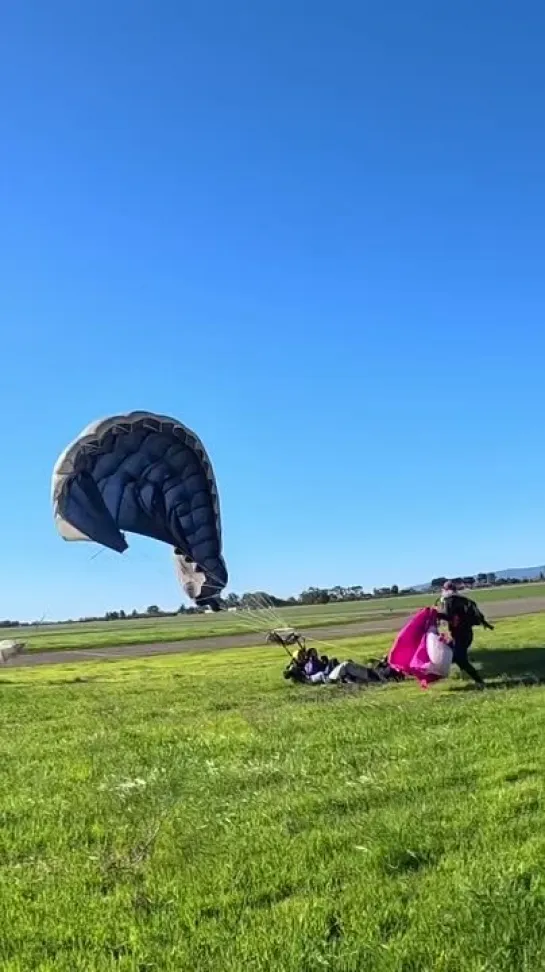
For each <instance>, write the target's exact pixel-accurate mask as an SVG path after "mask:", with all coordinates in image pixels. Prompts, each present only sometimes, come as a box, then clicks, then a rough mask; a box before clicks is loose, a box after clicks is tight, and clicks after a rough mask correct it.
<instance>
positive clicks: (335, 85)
mask: <svg viewBox="0 0 545 972" xmlns="http://www.w3.org/2000/svg"><path fill="white" fill-rule="evenodd" d="M544 36H545V6H544V5H543V4H542V3H539V2H537V0H536V2H521V3H519V4H516V5H515V4H513V3H511V2H509V3H508V2H506V0H494V2H492V0H481V2H480V3H478V4H476V3H475V2H469V0H461V2H458V3H451V4H440V3H437V2H432V0H429V2H423V0H414V2H412V3H408V2H406V0H392V2H390V3H386V4H380V5H379V4H370V3H361V2H356V0H353V2H348V0H340V2H337V3H329V2H325V0H315V2H314V3H313V4H310V5H309V4H308V3H305V4H303V3H302V2H301V0H289V2H287V0H275V2H272V0H271V2H255V3H250V2H249V0H233V2H231V3H226V2H224V0H209V2H199V3H197V2H191V3H189V2H174V0H170V2H166V0H157V2H155V3H153V4H152V3H134V2H133V0H130V2H129V0H115V2H114V3H112V2H106V0H95V2H93V3H88V4H80V3H74V2H72V0H64V2H59V0H51V2H50V3H47V4H44V3H43V2H39V0H34V2H32V0H20V2H15V0H12V2H8V4H7V5H6V6H5V8H4V11H3V16H2V31H1V36H0V82H1V90H2V92H3V97H2V112H1V116H0V117H1V141H2V162H1V167H2V172H1V179H0V207H1V215H0V246H1V262H0V267H1V270H0V274H1V279H0V333H1V337H2V341H1V350H2V381H1V383H0V400H1V408H2V414H3V416H4V422H3V428H2V436H3V450H2V459H3V463H2V476H1V478H0V536H1V538H2V555H1V558H0V590H1V597H0V615H1V616H4V617H6V616H8V617H15V616H19V617H24V618H29V617H36V616H41V615H43V614H45V615H46V617H48V618H55V617H66V616H72V615H79V614H82V613H85V612H94V611H103V610H104V609H106V608H119V607H125V608H132V607H133V606H137V607H145V606H146V605H147V604H148V603H153V602H155V603H159V604H161V605H163V606H165V607H167V606H172V605H175V604H177V603H179V602H180V600H181V594H180V591H179V589H178V586H177V582H176V580H175V578H174V574H173V571H172V569H171V562H170V554H169V551H168V549H167V548H163V547H160V545H158V544H153V543H151V542H150V543H146V542H138V541H134V542H132V543H131V549H130V551H129V552H128V553H127V554H126V555H124V556H122V557H120V556H119V555H116V554H113V553H110V552H106V553H103V554H102V555H100V556H99V557H97V558H96V559H91V557H92V555H93V553H94V552H95V549H96V548H93V547H92V546H91V545H89V544H66V543H63V542H62V541H61V540H60V539H59V538H58V537H57V534H56V532H55V530H54V527H53V524H52V519H51V512H50V499H49V481H50V474H51V469H52V466H53V463H54V461H55V459H56V456H57V454H58V452H59V451H60V450H61V449H62V448H63V447H64V445H65V444H66V443H67V442H68V441H69V440H70V439H71V438H72V437H73V436H74V435H76V434H77V433H78V432H79V431H80V429H81V428H82V427H83V426H84V425H86V424H87V423H88V422H89V421H91V420H93V419H95V418H99V417H101V416H105V415H108V414H111V413H114V412H116V411H125V410H127V409H131V408H144V409H150V410H156V411H161V412H165V413H170V414H172V415H174V416H177V417H179V418H180V419H182V420H183V421H185V422H186V423H187V424H189V425H190V426H193V427H194V428H195V430H196V431H197V432H198V433H199V434H200V435H201V437H202V438H203V440H204V441H205V443H206V445H207V447H208V449H209V452H210V453H211V456H212V459H213V462H214V465H215V468H216V473H217V476H218V479H219V485H220V490H221V498H222V508H223V518H224V530H225V554H226V558H227V562H228V565H229V568H230V573H231V579H232V585H231V586H232V588H233V589H235V590H244V589H256V588H268V589H273V590H276V591H278V592H279V593H291V592H292V591H296V590H298V589H301V588H302V587H305V586H307V585H308V584H310V583H315V584H330V583H331V584H333V583H337V582H340V583H362V584H364V585H366V586H373V585H374V584H382V583H395V582H397V583H399V584H403V583H406V582H411V581H414V582H418V581H425V580H427V579H428V578H429V577H430V576H431V575H433V574H434V573H438V572H439V573H443V572H444V573H452V574H454V573H458V572H461V571H468V570H473V569H474V570H479V569H485V570H486V569H493V568H501V567H504V566H505V567H507V566H514V565H517V564H520V565H527V564H532V563H541V562H543V561H544V560H545V544H544V538H545V506H544V501H543V480H544V476H545V452H544V449H543V385H544V352H545V326H544V321H545V313H544V312H545V273H544V271H545V127H544V124H543V119H544V112H545V59H544V57H543V37H544ZM464 456H465V457H467V461H466V462H464ZM453 510H463V515H462V516H455V517H454V518H453V517H451V513H452V511H453Z"/></svg>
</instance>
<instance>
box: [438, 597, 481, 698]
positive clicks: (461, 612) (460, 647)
mask: <svg viewBox="0 0 545 972" xmlns="http://www.w3.org/2000/svg"><path fill="white" fill-rule="evenodd" d="M468 605H469V602H468V599H467V598H465V597H462V596H461V595H459V594H453V595H452V597H447V598H445V600H444V602H443V605H442V609H440V610H439V617H440V618H441V620H442V621H446V622H447V624H448V629H449V633H450V636H451V638H452V660H453V662H454V664H455V665H457V666H458V668H459V669H460V671H462V672H466V674H467V675H469V676H470V678H472V679H473V681H474V682H476V683H477V684H478V685H484V680H483V679H482V678H481V676H480V674H479V672H478V671H477V669H476V668H475V667H474V666H473V665H472V664H471V662H470V660H469V658H468V651H469V649H470V648H471V645H472V643H473V625H474V624H475V621H473V624H472V623H471V619H470V618H469V617H468V612H467V610H466V608H467V606H468ZM477 610H478V609H477ZM478 613H479V614H480V611H479V612H478ZM481 618H482V620H481V621H478V622H477V623H478V624H482V625H484V626H485V627H489V625H488V622H487V621H486V619H485V617H484V615H481Z"/></svg>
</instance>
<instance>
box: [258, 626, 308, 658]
mask: <svg viewBox="0 0 545 972" xmlns="http://www.w3.org/2000/svg"><path fill="white" fill-rule="evenodd" d="M267 644H269V645H281V646H282V648H285V649H286V651H287V652H288V654H290V652H289V651H288V649H289V648H293V647H294V645H297V646H298V647H299V648H303V649H304V648H305V647H306V639H305V638H303V636H302V635H300V634H299V632H298V631H296V630H295V628H273V630H272V631H269V634H268V635H267Z"/></svg>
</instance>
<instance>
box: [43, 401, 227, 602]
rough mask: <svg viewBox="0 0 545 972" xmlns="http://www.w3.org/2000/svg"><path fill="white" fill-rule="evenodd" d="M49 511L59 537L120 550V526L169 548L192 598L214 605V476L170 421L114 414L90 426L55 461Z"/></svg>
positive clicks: (217, 566) (190, 437)
mask: <svg viewBox="0 0 545 972" xmlns="http://www.w3.org/2000/svg"><path fill="white" fill-rule="evenodd" d="M52 494H53V514H54V518H55V523H56V526H57V529H58V531H59V533H60V535H61V536H62V537H63V538H64V539H65V540H94V541H95V542H96V543H100V544H102V545H103V546H105V547H110V548H111V549H112V550H117V551H119V552H120V553H122V552H123V551H124V550H126V549H127V546H128V544H127V541H126V540H125V537H124V531H126V532H127V533H137V534H140V535H141V536H144V537H151V538H152V539H154V540H160V541H161V542H162V543H166V544H169V545H170V546H171V547H173V548H174V556H175V563H176V569H177V572H178V574H179V577H180V580H181V582H182V584H183V586H184V588H185V590H186V593H187V594H188V595H189V597H191V598H192V599H193V600H194V601H196V603H197V604H200V605H205V604H211V605H212V606H217V597H218V595H219V594H220V593H221V591H222V590H223V588H224V587H225V585H226V584H227V579H228V577H227V568H226V566H225V561H224V560H223V557H222V549H221V548H222V537H221V517H220V506H219V498H218V491H217V485H216V479H215V476H214V471H213V469H212V464H211V462H210V459H209V458H208V456H207V454H206V451H205V448H204V446H203V445H202V443H201V442H200V440H199V439H198V438H197V436H196V435H195V433H194V432H191V431H190V429H188V428H186V426H185V425H182V423H181V422H178V421H177V420H176V419H173V418H168V417H167V416H165V415H155V414H153V413H152V412H130V413H129V414H127V415H114V416H112V417H111V418H107V419H102V420H101V421H99V422H94V423H93V424H92V425H90V426H88V427H87V428H86V429H85V430H84V431H83V432H82V433H81V435H79V436H78V438H77V439H75V441H74V442H73V443H72V444H71V445H69V446H68V448H67V449H65V451H64V452H63V453H62V455H61V456H60V457H59V459H58V460H57V463H56V465H55V469H54V471H53V482H52Z"/></svg>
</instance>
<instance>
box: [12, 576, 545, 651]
mask: <svg viewBox="0 0 545 972" xmlns="http://www.w3.org/2000/svg"><path fill="white" fill-rule="evenodd" d="M475 597H476V598H477V600H478V601H479V603H483V604H486V603H490V602H492V601H509V600H513V601H517V600H519V599H524V598H534V597H544V598H545V584H517V585H515V586H513V587H493V588H489V589H485V590H482V591H477V592H476V594H475ZM433 601H434V596H433V595H430V594H418V595H414V596H408V597H392V598H377V599H374V600H372V601H353V602H345V603H341V604H317V605H313V606H309V607H290V608H277V609H275V610H274V611H271V610H266V611H253V612H238V613H232V614H231V613H227V612H225V613H224V612H222V613H220V614H216V615H210V614H205V615H186V616H183V615H178V616H176V617H170V618H138V619H135V620H132V619H126V620H123V621H89V622H75V623H73V624H59V625H50V624H47V625H37V626H35V627H28V628H21V629H20V630H19V631H17V632H16V635H17V637H20V638H21V639H22V640H25V642H26V644H27V647H28V650H30V651H55V650H57V651H62V650H64V649H69V648H76V649H81V648H109V647H117V646H119V645H139V644H149V643H150V642H153V643H156V644H158V643H165V642H169V641H185V640H190V639H193V638H207V637H214V636H218V635H220V636H221V635H238V634H248V633H249V632H252V631H253V632H256V633H260V634H262V633H263V631H264V629H265V628H267V627H268V628H273V627H278V626H281V625H283V624H291V625H295V626H296V627H299V628H308V627H313V626H315V627H323V628H327V627H332V626H337V625H345V624H354V623H357V622H358V621H378V620H382V619H384V618H389V617H391V616H395V615H400V614H406V613H408V612H410V611H411V610H413V609H414V608H418V607H421V606H422V605H425V604H431V603H433ZM11 635H13V632H12V631H11V632H10V631H7V632H6V635H5V636H6V637H10V636H11Z"/></svg>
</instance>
